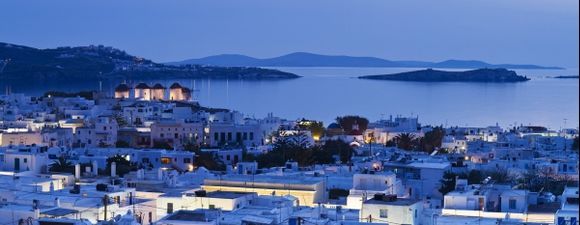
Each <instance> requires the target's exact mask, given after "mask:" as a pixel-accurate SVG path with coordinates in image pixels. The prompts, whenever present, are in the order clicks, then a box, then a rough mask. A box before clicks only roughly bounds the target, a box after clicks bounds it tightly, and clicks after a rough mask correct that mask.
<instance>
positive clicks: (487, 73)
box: [358, 68, 530, 83]
mask: <svg viewBox="0 0 580 225" xmlns="http://www.w3.org/2000/svg"><path fill="white" fill-rule="evenodd" d="M358 78H359V79H371V80H395V81H420V82H496V83H503V82H521V81H528V80H530V79H529V78H527V77H526V76H520V75H518V74H516V72H514V71H511V70H507V69H487V68H485V69H476V70H468V71H442V70H433V69H425V70H417V71H410V72H402V73H395V74H384V75H367V76H359V77H358Z"/></svg>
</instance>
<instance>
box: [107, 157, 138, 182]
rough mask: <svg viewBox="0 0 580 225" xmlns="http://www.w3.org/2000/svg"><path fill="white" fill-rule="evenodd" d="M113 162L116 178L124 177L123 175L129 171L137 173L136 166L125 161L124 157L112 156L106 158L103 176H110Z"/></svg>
mask: <svg viewBox="0 0 580 225" xmlns="http://www.w3.org/2000/svg"><path fill="white" fill-rule="evenodd" d="M113 162H115V164H116V166H117V171H116V173H117V176H120V177H122V176H124V175H125V174H127V173H129V172H131V171H137V169H139V168H138V167H137V165H136V164H134V163H132V162H130V161H129V160H127V158H126V156H123V155H114V156H112V157H109V158H107V167H106V168H105V169H104V170H102V173H101V174H103V175H110V174H111V165H112V164H113Z"/></svg>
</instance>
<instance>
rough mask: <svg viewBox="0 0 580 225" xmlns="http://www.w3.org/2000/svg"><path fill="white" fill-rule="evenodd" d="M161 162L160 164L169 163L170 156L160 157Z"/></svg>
mask: <svg viewBox="0 0 580 225" xmlns="http://www.w3.org/2000/svg"><path fill="white" fill-rule="evenodd" d="M161 163H162V164H170V163H171V158H169V157H161Z"/></svg>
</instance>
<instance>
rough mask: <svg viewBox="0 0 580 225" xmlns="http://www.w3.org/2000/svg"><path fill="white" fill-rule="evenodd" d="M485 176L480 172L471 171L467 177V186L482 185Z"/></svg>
mask: <svg viewBox="0 0 580 225" xmlns="http://www.w3.org/2000/svg"><path fill="white" fill-rule="evenodd" d="M482 180H483V174H482V173H481V171H479V170H471V171H469V174H468V175H467V184H481V181H482Z"/></svg>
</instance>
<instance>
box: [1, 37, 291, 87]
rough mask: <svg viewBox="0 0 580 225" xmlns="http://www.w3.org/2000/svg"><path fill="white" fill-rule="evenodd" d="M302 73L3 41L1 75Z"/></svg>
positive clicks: (230, 75)
mask: <svg viewBox="0 0 580 225" xmlns="http://www.w3.org/2000/svg"><path fill="white" fill-rule="evenodd" d="M297 77H299V76H297V75H295V74H292V73H287V72H282V71H278V70H273V69H262V68H253V67H218V66H203V65H184V66H174V65H165V64H160V63H155V62H153V61H151V60H148V59H143V58H140V57H137V56H133V55H129V54H127V53H126V52H124V51H122V50H119V49H115V48H112V47H105V46H84V47H59V48H55V49H36V48H31V47H26V46H20V45H13V44H7V43H0V78H2V79H8V80H24V79H40V80H43V79H83V80H87V79H113V78H131V79H173V78H216V79H222V78H228V79H289V78H297Z"/></svg>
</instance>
